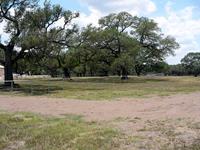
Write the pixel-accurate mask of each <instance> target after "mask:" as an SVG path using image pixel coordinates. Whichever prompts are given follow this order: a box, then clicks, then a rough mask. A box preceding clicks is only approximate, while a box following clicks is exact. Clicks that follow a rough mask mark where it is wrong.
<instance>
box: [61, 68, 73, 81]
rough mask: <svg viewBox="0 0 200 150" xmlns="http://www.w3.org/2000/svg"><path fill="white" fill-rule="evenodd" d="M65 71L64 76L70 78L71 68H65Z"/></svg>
mask: <svg viewBox="0 0 200 150" xmlns="http://www.w3.org/2000/svg"><path fill="white" fill-rule="evenodd" d="M63 72H64V77H65V78H68V79H70V78H71V73H70V70H69V69H68V68H63Z"/></svg>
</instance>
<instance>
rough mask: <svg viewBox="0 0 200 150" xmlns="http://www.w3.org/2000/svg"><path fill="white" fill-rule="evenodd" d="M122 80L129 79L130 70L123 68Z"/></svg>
mask: <svg viewBox="0 0 200 150" xmlns="http://www.w3.org/2000/svg"><path fill="white" fill-rule="evenodd" d="M121 80H128V72H127V71H126V69H125V68H122V77H121Z"/></svg>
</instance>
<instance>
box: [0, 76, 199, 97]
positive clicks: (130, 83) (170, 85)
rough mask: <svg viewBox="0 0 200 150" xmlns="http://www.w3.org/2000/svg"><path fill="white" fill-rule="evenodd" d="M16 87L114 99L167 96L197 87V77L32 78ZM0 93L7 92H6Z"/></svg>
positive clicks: (16, 91)
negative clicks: (123, 79)
mask: <svg viewBox="0 0 200 150" xmlns="http://www.w3.org/2000/svg"><path fill="white" fill-rule="evenodd" d="M16 83H18V84H19V85H20V89H18V88H17V89H14V92H12V93H13V94H14V95H35V96H37V95H40V96H41V95H45V96H49V97H56V98H68V99H83V100H114V99H117V98H122V97H127V98H132V97H134V98H135V97H136V98H139V97H149V96H167V95H171V94H177V93H189V92H195V91H200V78H194V77H153V78H152V77H151V78H150V77H130V79H129V80H127V81H121V80H120V78H119V77H105V78H73V80H71V81H70V80H62V79H50V80H41V79H34V80H28V81H16ZM1 93H4V94H9V95H10V92H9V93H7V92H3V91H2V90H1Z"/></svg>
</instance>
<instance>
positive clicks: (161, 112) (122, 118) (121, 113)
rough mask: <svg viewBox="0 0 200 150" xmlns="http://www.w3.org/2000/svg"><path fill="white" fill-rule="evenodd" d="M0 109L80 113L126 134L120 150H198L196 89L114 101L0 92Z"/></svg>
mask: <svg viewBox="0 0 200 150" xmlns="http://www.w3.org/2000/svg"><path fill="white" fill-rule="evenodd" d="M0 110H5V111H10V112H18V111H19V112H34V113H39V114H42V115H52V116H62V115H67V114H74V115H81V116H83V117H84V119H86V120H87V121H96V122H99V123H103V124H104V125H105V124H106V125H108V126H110V127H112V128H117V129H119V130H120V131H122V133H124V134H125V135H127V140H126V142H124V143H123V144H122V147H121V148H120V149H122V150H130V149H131V150H132V149H133V150H161V149H163V150H192V149H195V150H199V149H200V92H198V93H190V94H179V95H173V96H167V97H152V98H147V99H127V98H122V99H119V100H118V101H83V100H82V101H81V100H69V99H53V98H47V97H16V96H15V97H13V96H4V95H0ZM127 141H128V142H127Z"/></svg>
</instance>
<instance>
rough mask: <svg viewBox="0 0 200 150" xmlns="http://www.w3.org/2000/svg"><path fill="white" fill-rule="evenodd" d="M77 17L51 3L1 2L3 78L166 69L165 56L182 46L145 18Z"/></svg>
mask: <svg viewBox="0 0 200 150" xmlns="http://www.w3.org/2000/svg"><path fill="white" fill-rule="evenodd" d="M78 17H79V13H74V12H72V11H69V10H65V9H63V8H62V7H61V6H60V5H52V4H51V3H50V2H49V1H45V2H44V4H43V5H39V4H38V1H37V0H0V23H1V24H4V34H2V35H1V41H0V63H1V64H2V65H3V66H4V67H5V80H11V81H12V80H13V72H16V73H19V74H24V73H26V74H49V75H51V76H52V77H54V76H58V75H61V74H62V75H63V76H64V77H65V78H70V77H71V74H74V75H77V76H108V75H119V76H121V78H122V79H128V75H129V74H137V75H138V76H140V75H141V74H142V73H144V72H147V71H158V70H159V69H163V68H164V69H165V68H166V63H165V58H166V57H167V56H169V55H174V51H175V50H176V49H178V48H179V44H178V43H177V42H176V40H175V38H174V37H171V36H168V35H164V34H163V33H162V31H161V29H160V28H159V27H158V24H157V23H156V22H155V21H154V20H152V19H150V18H147V17H138V16H132V15H131V14H129V13H128V12H120V13H112V14H109V15H107V16H105V17H102V18H100V19H99V23H98V26H94V25H92V24H90V25H88V26H86V27H83V28H80V27H78V25H77V24H74V23H73V22H74V19H76V18H78ZM61 21H62V22H63V23H62V24H58V23H59V22H61ZM4 41H5V42H4ZM10 84H11V83H10V82H5V85H7V86H9V85H10Z"/></svg>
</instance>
